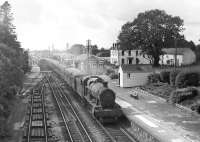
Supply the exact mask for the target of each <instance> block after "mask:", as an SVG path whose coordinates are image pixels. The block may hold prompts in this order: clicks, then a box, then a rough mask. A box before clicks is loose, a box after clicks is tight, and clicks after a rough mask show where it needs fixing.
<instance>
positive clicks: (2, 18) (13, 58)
mask: <svg viewBox="0 0 200 142" xmlns="http://www.w3.org/2000/svg"><path fill="white" fill-rule="evenodd" d="M12 22H13V14H12V12H11V5H10V4H9V3H8V2H7V1H6V2H4V3H3V4H2V5H0V136H1V137H3V136H6V130H5V127H4V124H5V121H6V119H7V117H8V115H9V110H8V108H9V107H8V105H9V101H10V100H11V99H12V98H13V96H14V95H15V94H16V93H17V91H19V90H20V89H21V87H22V82H23V76H24V74H25V73H26V72H27V71H28V70H29V66H28V51H24V50H23V49H22V48H21V45H20V42H19V41H18V40H17V35H16V33H15V26H14V25H13V23H12Z"/></svg>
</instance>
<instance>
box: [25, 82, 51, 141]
mask: <svg viewBox="0 0 200 142" xmlns="http://www.w3.org/2000/svg"><path fill="white" fill-rule="evenodd" d="M44 97H45V85H44V83H43V81H41V82H40V83H39V85H38V86H37V88H35V89H33V92H32V95H31V98H30V108H29V112H28V119H27V123H26V128H25V131H24V137H23V141H24V142H33V141H34V142H35V141H38V142H49V141H50V140H49V137H50V135H49V130H48V126H47V119H48V118H47V112H46V106H45V98H44Z"/></svg>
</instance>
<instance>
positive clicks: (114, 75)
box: [110, 73, 119, 79]
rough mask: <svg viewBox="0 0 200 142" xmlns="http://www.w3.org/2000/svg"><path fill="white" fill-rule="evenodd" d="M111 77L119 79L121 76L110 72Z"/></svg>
mask: <svg viewBox="0 0 200 142" xmlns="http://www.w3.org/2000/svg"><path fill="white" fill-rule="evenodd" d="M110 78H111V79H118V78H119V76H118V74H114V73H112V74H110Z"/></svg>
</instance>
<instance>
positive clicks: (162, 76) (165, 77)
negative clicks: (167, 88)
mask: <svg viewBox="0 0 200 142" xmlns="http://www.w3.org/2000/svg"><path fill="white" fill-rule="evenodd" d="M169 75H170V71H162V72H160V80H161V82H164V83H170V80H169Z"/></svg>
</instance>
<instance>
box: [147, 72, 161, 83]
mask: <svg viewBox="0 0 200 142" xmlns="http://www.w3.org/2000/svg"><path fill="white" fill-rule="evenodd" d="M157 82H160V74H158V73H154V74H150V75H149V76H148V83H157Z"/></svg>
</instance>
